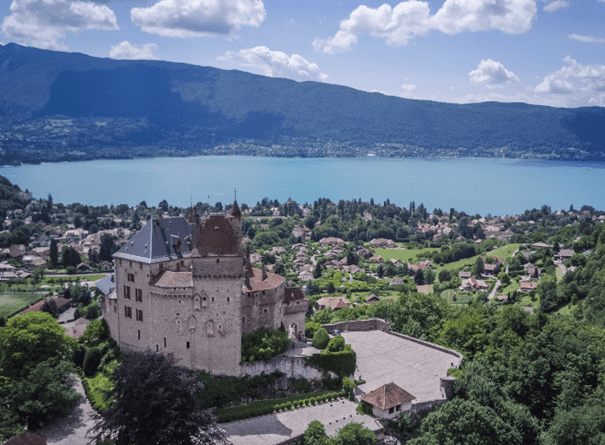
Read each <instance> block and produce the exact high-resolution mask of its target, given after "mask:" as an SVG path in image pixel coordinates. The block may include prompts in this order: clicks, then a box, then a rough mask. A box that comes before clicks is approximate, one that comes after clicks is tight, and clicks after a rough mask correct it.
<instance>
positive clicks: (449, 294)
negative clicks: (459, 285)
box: [441, 289, 474, 304]
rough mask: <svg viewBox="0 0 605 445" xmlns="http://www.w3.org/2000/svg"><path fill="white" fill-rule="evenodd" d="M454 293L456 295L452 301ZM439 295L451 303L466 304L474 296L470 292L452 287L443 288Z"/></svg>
mask: <svg viewBox="0 0 605 445" xmlns="http://www.w3.org/2000/svg"><path fill="white" fill-rule="evenodd" d="M454 295H455V296H456V301H454ZM441 296H442V297H443V298H445V299H446V300H447V302H448V303H451V304H468V303H471V302H472V301H473V300H474V296H473V295H472V294H470V293H468V292H463V291H461V290H454V289H446V290H444V291H443V292H441Z"/></svg>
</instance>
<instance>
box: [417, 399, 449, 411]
mask: <svg viewBox="0 0 605 445" xmlns="http://www.w3.org/2000/svg"><path fill="white" fill-rule="evenodd" d="M445 402H447V399H437V400H429V401H428V402H421V403H412V408H411V411H412V412H414V413H422V412H425V411H432V410H433V408H434V407H435V406H437V405H441V404H443V403H445Z"/></svg>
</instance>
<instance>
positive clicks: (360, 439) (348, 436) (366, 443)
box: [333, 422, 376, 445]
mask: <svg viewBox="0 0 605 445" xmlns="http://www.w3.org/2000/svg"><path fill="white" fill-rule="evenodd" d="M333 443H334V445H374V444H375V443H376V434H374V432H373V431H372V430H371V429H369V428H366V427H364V426H363V424H362V423H357V422H351V423H348V424H346V425H345V426H343V427H342V428H341V429H340V430H339V431H338V434H337V435H336V437H335V438H334V442H333Z"/></svg>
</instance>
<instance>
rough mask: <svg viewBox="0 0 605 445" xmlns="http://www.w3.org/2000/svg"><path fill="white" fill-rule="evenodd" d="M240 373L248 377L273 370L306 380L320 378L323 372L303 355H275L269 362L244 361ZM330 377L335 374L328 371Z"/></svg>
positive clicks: (269, 372)
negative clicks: (309, 362) (308, 363)
mask: <svg viewBox="0 0 605 445" xmlns="http://www.w3.org/2000/svg"><path fill="white" fill-rule="evenodd" d="M241 369H242V374H248V375H249V376H250V377H254V376H257V375H261V373H263V372H264V373H265V374H271V373H272V372H275V371H281V372H283V373H284V374H285V375H286V377H289V378H290V377H294V378H301V377H302V378H305V379H308V380H321V379H322V378H323V373H322V371H320V370H319V369H315V368H312V367H311V366H308V365H307V362H306V360H305V357H276V358H275V359H273V360H272V361H271V362H269V363H265V362H253V363H250V362H246V363H244V366H243V367H241ZM330 376H331V377H332V378H335V377H337V376H336V374H334V373H333V372H330Z"/></svg>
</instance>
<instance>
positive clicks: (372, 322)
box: [322, 318, 389, 332]
mask: <svg viewBox="0 0 605 445" xmlns="http://www.w3.org/2000/svg"><path fill="white" fill-rule="evenodd" d="M322 326H323V327H324V328H326V329H327V330H328V331H333V330H334V329H338V330H339V331H340V332H344V331H383V332H389V323H387V322H386V321H384V320H382V319H380V318H370V319H368V320H352V321H341V322H339V323H333V324H324V325H322Z"/></svg>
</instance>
